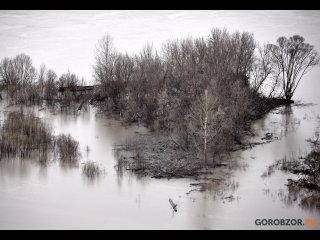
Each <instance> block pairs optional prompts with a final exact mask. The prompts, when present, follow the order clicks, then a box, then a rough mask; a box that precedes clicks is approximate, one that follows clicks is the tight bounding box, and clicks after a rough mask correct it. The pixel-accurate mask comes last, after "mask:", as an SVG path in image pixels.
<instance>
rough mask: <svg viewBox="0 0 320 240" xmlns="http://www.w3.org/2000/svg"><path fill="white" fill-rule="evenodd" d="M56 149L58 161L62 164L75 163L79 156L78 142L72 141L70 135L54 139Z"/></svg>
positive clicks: (61, 135) (62, 135)
mask: <svg viewBox="0 0 320 240" xmlns="http://www.w3.org/2000/svg"><path fill="white" fill-rule="evenodd" d="M56 147H57V152H58V155H59V159H60V160H61V161H63V162H67V163H73V162H76V161H77V160H78V157H79V156H80V152H79V142H78V141H76V140H74V139H73V138H72V137H71V135H70V134H68V135H64V134H60V135H59V136H58V137H57V138H56Z"/></svg>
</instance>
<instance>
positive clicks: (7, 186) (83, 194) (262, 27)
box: [0, 11, 320, 229]
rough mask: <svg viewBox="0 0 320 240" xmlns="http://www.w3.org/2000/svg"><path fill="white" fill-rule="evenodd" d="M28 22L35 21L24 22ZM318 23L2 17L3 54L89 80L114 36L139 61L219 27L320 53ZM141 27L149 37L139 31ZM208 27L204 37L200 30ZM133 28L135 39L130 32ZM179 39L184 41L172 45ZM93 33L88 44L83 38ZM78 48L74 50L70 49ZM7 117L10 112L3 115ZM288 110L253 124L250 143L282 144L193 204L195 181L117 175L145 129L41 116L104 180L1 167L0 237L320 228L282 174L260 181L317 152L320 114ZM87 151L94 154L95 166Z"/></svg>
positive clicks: (301, 93)
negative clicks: (117, 153)
mask: <svg viewBox="0 0 320 240" xmlns="http://www.w3.org/2000/svg"><path fill="white" fill-rule="evenodd" d="M25 15H27V16H29V18H27V19H26V18H24V16H25ZM273 16H275V17H273ZM128 18H129V19H130V21H128ZM88 19H89V20H88ZM111 19H112V20H111ZM266 19H267V20H266ZM40 20H41V21H40ZM319 21H320V12H319V11H315V12H291V11H289V12H281V11H280V12H263V13H261V12H260V13H259V12H258V13H256V12H237V11H230V12H226V13H224V12H216V11H213V12H204V13H201V12H192V13H191V12H180V13H179V12H178V13H175V12H164V13H161V12H153V13H149V12H148V13H141V12H139V13H134V12H133V13H126V12H98V13H95V12H92V11H90V12H87V13H86V12H81V14H77V13H68V14H66V13H64V12H59V13H46V12H28V13H24V12H18V13H16V12H10V11H9V12H3V11H2V12H0V31H1V33H3V34H1V35H0V40H1V41H0V42H1V43H0V50H1V51H0V52H1V58H2V57H5V56H13V55H15V54H17V53H20V52H22V51H25V52H26V53H27V54H30V55H31V57H32V58H34V59H35V62H36V63H37V64H38V63H39V64H40V63H42V62H45V63H47V65H48V67H52V68H57V69H58V71H64V70H65V68H66V67H67V66H68V67H70V68H71V70H73V71H75V72H77V70H80V72H79V73H80V74H82V75H84V76H90V74H91V73H90V67H89V66H90V64H91V63H92V52H93V47H94V44H95V42H96V40H98V39H99V38H100V37H101V36H100V35H103V34H102V33H101V32H103V31H108V32H109V33H110V34H111V35H115V36H116V37H117V38H118V39H115V40H116V43H117V41H118V40H119V39H120V43H119V44H120V45H121V44H122V45H123V46H126V48H127V49H130V44H129V42H128V41H129V40H128V39H129V38H130V43H131V41H132V40H131V39H137V40H135V41H134V44H133V45H132V46H131V50H132V51H134V50H136V48H138V47H140V45H141V43H142V42H143V43H145V41H146V39H147V40H150V41H151V40H154V39H157V37H159V35H161V38H160V39H162V38H163V39H167V38H168V37H172V36H173V37H178V36H184V35H185V34H192V35H193V32H194V36H197V35H199V34H200V35H206V34H207V33H208V31H209V29H210V28H211V27H213V26H217V27H220V26H225V27H228V29H230V30H233V29H234V28H238V29H240V30H248V31H253V32H254V33H255V34H256V37H257V39H258V40H260V41H266V40H270V41H274V40H275V39H276V38H277V37H278V36H280V35H282V34H290V35H292V34H295V33H300V34H301V35H303V36H305V37H306V39H307V40H309V42H311V43H312V44H315V45H316V48H317V49H318V50H320V44H319V43H320V34H319V33H318V31H316V30H317V26H318V25H319ZM106 23H108V24H107V25H104V24H106ZM124 23H127V24H128V25H126V24H124ZM171 23H174V24H171ZM186 23H188V24H186ZM213 23H214V25H213ZM135 24H138V25H139V26H142V27H141V28H137V27H136V25H135ZM62 25H64V27H62ZM169 25H170V28H168V26H169ZM182 25H185V26H188V27H187V28H181V26H182ZM200 25H201V26H204V27H202V28H199V26H200ZM120 26H121V27H120ZM129 27H130V29H131V32H126V31H125V30H126V29H127V28H129ZM153 28H156V29H158V30H161V31H159V32H158V33H157V34H155V35H154V33H155V32H157V31H153V30H152V31H151V29H153ZM139 29H140V30H139ZM177 29H178V30H179V31H176V32H175V34H174V35H171V33H172V32H174V31H175V30H177ZM196 29H198V30H196ZM69 31H71V33H72V34H70V35H68V36H69V37H67V36H66V35H65V34H64V33H66V32H69ZM86 31H87V34H85V36H84V37H83V38H81V37H80V36H79V34H80V35H83V32H86ZM151 32H153V33H151ZM78 37H79V40H76V39H78ZM70 41H71V42H72V41H75V42H76V43H75V44H70ZM85 42H86V43H85ZM89 43H90V44H89ZM156 43H157V41H156ZM47 44H49V45H50V48H49V49H48V48H47V46H46V45H47ZM71 45H72V47H70V48H69V46H71ZM89 45H90V46H89ZM122 45H121V46H122ZM45 46H46V47H45ZM62 46H64V47H62ZM79 49H81V51H80V50H79ZM55 50H57V51H55ZM75 58H76V59H77V61H74V59H75ZM89 60H90V61H89ZM319 76H320V70H319V68H318V69H314V70H313V71H312V72H311V73H310V74H309V75H308V76H306V78H305V79H304V80H305V81H303V82H302V83H301V86H300V88H299V89H298V91H297V94H296V99H302V100H303V101H304V102H313V103H317V104H320V97H319V93H318V89H319V86H320V84H319V81H318V80H319V79H318V78H319ZM88 78H89V77H88ZM4 107H5V105H4V104H2V106H1V109H4ZM5 110H8V109H5ZM35 110H36V111H37V108H35ZM280 110H281V111H280V114H279V111H274V112H272V113H270V114H268V115H267V116H266V117H265V118H264V119H261V120H259V121H257V122H256V123H255V124H254V128H255V129H256V133H257V136H256V137H254V138H253V139H252V141H257V140H260V138H261V137H263V136H264V134H265V133H266V132H271V133H273V134H274V136H277V137H279V140H275V141H273V142H272V143H269V144H264V145H258V146H256V147H254V148H253V149H249V150H246V151H241V152H238V153H235V154H234V155H233V156H232V157H231V160H234V161H237V162H238V163H239V164H240V165H241V166H243V167H241V168H239V169H236V170H233V171H232V172H230V171H229V170H228V169H227V168H221V169H216V170H215V171H214V174H213V176H212V177H214V178H220V177H224V176H228V178H229V180H228V182H230V184H229V186H227V187H226V188H225V190H224V191H220V190H221V189H219V187H218V186H217V187H215V186H214V185H213V187H212V190H211V191H206V192H198V191H193V192H191V193H189V194H187V193H188V192H189V191H190V190H192V189H194V187H190V184H191V183H195V182H196V181H194V180H192V179H178V180H174V179H171V180H166V179H160V180H159V179H151V178H137V177H135V176H134V175H132V174H129V173H125V174H123V175H120V174H119V173H118V172H117V171H116V169H115V168H114V166H115V164H116V160H115V157H114V155H113V151H112V149H113V144H116V143H117V142H119V141H123V140H125V139H126V138H127V137H130V136H134V134H135V131H138V132H144V131H147V130H146V129H144V128H143V127H138V126H132V127H124V126H121V124H120V123H119V122H117V121H113V120H108V119H105V118H99V117H96V116H95V114H94V111H93V110H90V111H88V112H83V113H81V114H79V115H77V116H74V115H70V114H51V113H50V112H46V111H40V112H38V114H39V115H40V116H41V117H43V118H45V119H46V120H47V121H48V122H49V123H50V124H51V125H52V127H53V129H54V131H55V134H58V133H71V134H72V136H73V137H74V138H76V139H77V140H78V141H79V142H80V148H81V151H82V158H81V162H84V161H87V160H93V161H96V162H98V163H100V164H101V165H102V166H103V167H104V169H105V171H106V175H105V176H104V177H101V178H100V179H97V180H96V181H89V180H88V179H87V178H85V177H84V176H82V175H81V168H80V167H79V168H70V167H69V168H66V167H63V166H60V165H59V163H54V162H53V163H51V164H49V165H48V166H46V167H43V166H40V165H39V164H38V163H37V162H35V161H17V160H14V161H13V160H11V161H10V160H6V161H1V162H0V229H39V228H40V229H41V228H44V229H52V228H53V229H63V228H68V229H69V228H71V229H79V228H85V229H136V228H139V229H155V228H156V229H225V228H227V229H255V228H258V229H265V228H266V227H257V226H255V224H254V221H255V219H256V218H303V219H304V218H307V217H308V218H309V217H311V218H319V212H316V211H313V210H306V209H302V208H301V207H300V206H298V205H297V203H292V204H288V203H287V202H286V201H285V196H286V192H287V189H286V186H285V184H286V183H287V178H289V177H292V176H291V175H290V174H285V173H283V172H280V171H276V172H275V173H274V174H273V175H272V176H271V177H269V178H262V177H261V175H262V174H263V172H264V171H265V170H266V167H267V166H268V165H270V164H272V163H274V162H275V161H276V160H278V159H281V158H283V157H284V156H285V155H287V156H288V155H290V154H298V155H300V154H304V153H305V151H307V150H308V147H309V146H308V144H307V142H306V141H305V139H307V138H309V137H311V136H312V135H313V133H314V131H315V129H316V128H317V127H319V126H320V122H319V119H318V118H317V116H318V115H320V106H319V105H315V106H308V107H298V106H293V107H292V109H291V111H282V110H283V109H280ZM287 110H288V109H287ZM286 112H287V114H286ZM87 146H89V148H90V152H89V154H88V156H87V153H86V147H87ZM227 172H228V173H231V176H229V174H228V175H227V174H226V173H227ZM229 196H233V199H231V198H228V197H229ZM169 198H172V199H173V201H174V202H176V203H178V212H176V213H175V212H173V211H172V208H171V206H170V204H169V202H168V199H169ZM319 221H320V220H319ZM276 228H279V227H276ZM288 228H289V229H297V227H288ZM303 228H304V229H305V227H303Z"/></svg>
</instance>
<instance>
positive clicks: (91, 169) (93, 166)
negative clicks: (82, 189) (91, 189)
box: [82, 161, 103, 178]
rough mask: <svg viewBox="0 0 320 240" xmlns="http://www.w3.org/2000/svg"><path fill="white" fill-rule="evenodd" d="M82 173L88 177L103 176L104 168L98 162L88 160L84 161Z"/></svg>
mask: <svg viewBox="0 0 320 240" xmlns="http://www.w3.org/2000/svg"><path fill="white" fill-rule="evenodd" d="M82 173H83V174H84V175H85V176H86V177H88V178H95V177H99V176H101V174H102V173H103V170H102V169H101V167H100V166H99V164H98V163H96V162H93V161H88V162H86V163H84V165H83V167H82Z"/></svg>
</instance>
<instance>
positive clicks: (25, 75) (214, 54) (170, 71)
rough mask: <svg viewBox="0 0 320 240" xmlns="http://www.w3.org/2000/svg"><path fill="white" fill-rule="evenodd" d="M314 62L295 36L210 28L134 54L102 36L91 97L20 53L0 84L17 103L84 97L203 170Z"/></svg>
mask: <svg viewBox="0 0 320 240" xmlns="http://www.w3.org/2000/svg"><path fill="white" fill-rule="evenodd" d="M318 63H319V56H318V54H317V52H316V51H315V50H314V48H313V46H311V45H309V44H307V43H305V42H304V38H303V37H301V36H298V35H295V36H293V37H290V38H289V39H288V38H285V37H281V38H279V39H278V41H277V43H276V44H266V45H263V46H259V45H258V44H257V43H256V41H255V40H254V37H253V35H252V34H250V33H248V32H242V33H241V32H234V33H229V32H228V31H227V30H225V29H223V30H221V29H213V30H212V31H211V33H210V34H209V35H208V36H207V37H202V38H186V39H181V40H169V41H167V42H166V43H164V44H163V45H162V49H161V51H160V52H158V51H156V50H155V49H154V48H153V47H152V45H150V44H149V45H147V46H145V47H144V48H143V49H142V51H141V52H140V53H139V54H135V55H128V54H123V53H120V52H118V51H117V50H116V49H115V48H114V45H113V40H112V38H111V37H110V36H105V37H103V38H102V39H101V40H100V42H99V44H98V45H97V48H96V55H95V63H94V68H93V71H94V74H93V77H94V80H95V84H96V86H95V88H94V91H93V93H90V94H79V92H78V91H71V89H75V87H76V86H80V85H81V81H80V80H79V78H78V77H77V76H76V75H74V74H71V73H69V72H68V73H66V74H63V75H62V76H60V77H59V78H58V77H57V75H56V74H55V73H54V71H52V70H46V69H45V68H44V67H42V68H41V69H40V71H36V69H35V68H34V67H33V66H32V62H31V59H30V57H28V56H26V55H24V54H21V55H18V56H17V57H15V58H14V59H8V58H6V59H4V60H2V62H1V64H0V80H1V81H2V86H3V89H4V90H6V93H7V97H8V98H9V99H10V100H14V101H15V102H17V103H19V102H22V103H23V102H26V101H31V102H36V101H38V100H43V99H46V100H49V101H51V100H54V99H56V100H59V101H62V102H65V103H68V102H70V101H83V100H84V99H86V98H90V100H91V103H96V106H98V107H99V108H100V110H102V111H103V112H105V113H112V114H117V115H119V116H121V118H122V119H124V120H126V121H128V122H143V123H145V124H146V125H147V126H148V127H150V128H153V129H161V130H164V131H167V132H170V133H175V135H176V136H178V139H176V140H177V143H178V144H179V145H180V146H181V147H182V148H184V149H186V150H191V151H193V152H195V154H201V155H202V156H203V159H204V160H205V163H207V159H208V155H210V156H215V154H217V153H220V152H221V151H223V150H227V149H229V148H230V146H232V145H233V144H234V143H241V135H242V133H243V131H244V130H245V129H247V127H248V124H249V123H250V121H251V120H252V119H256V118H258V117H259V116H261V114H263V113H265V112H266V111H268V110H270V108H272V107H274V103H275V101H271V100H270V99H275V98H277V99H284V101H280V102H281V103H283V102H288V103H289V102H290V101H291V99H292V96H293V93H294V91H295V90H296V88H297V86H298V84H299V82H300V80H301V78H302V76H303V75H304V74H305V73H306V72H308V71H309V70H310V69H311V68H312V67H313V66H316V65H317V64H318ZM82 85H83V84H82ZM59 89H64V90H66V91H62V92H61V91H60V92H59ZM77 92H78V93H77ZM88 96H89V97H88ZM278 102H279V101H278ZM278 102H277V101H276V103H278ZM272 103H273V104H272ZM210 158H211V157H210Z"/></svg>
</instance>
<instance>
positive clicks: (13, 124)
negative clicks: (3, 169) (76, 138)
mask: <svg viewBox="0 0 320 240" xmlns="http://www.w3.org/2000/svg"><path fill="white" fill-rule="evenodd" d="M52 139H53V136H52V133H51V129H50V127H49V126H48V125H47V124H46V123H45V122H43V121H42V120H41V119H40V118H38V117H36V116H35V114H34V113H33V112H25V111H23V110H20V111H18V112H9V113H8V116H7V118H6V119H5V120H4V122H3V124H2V131H1V141H0V157H1V158H3V157H8V158H9V157H18V158H28V157H30V156H31V154H32V153H34V152H36V151H38V152H39V153H41V154H40V155H41V156H42V158H43V156H46V153H47V152H48V150H49V149H50V148H51V147H52Z"/></svg>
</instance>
